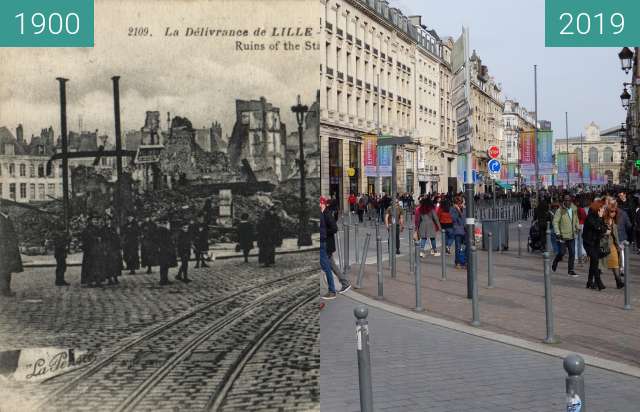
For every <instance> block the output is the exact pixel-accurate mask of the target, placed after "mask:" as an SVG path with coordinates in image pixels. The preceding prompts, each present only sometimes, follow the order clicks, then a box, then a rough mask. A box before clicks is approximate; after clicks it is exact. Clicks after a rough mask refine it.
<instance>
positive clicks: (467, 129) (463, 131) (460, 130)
mask: <svg viewBox="0 0 640 412" xmlns="http://www.w3.org/2000/svg"><path fill="white" fill-rule="evenodd" d="M456 133H457V134H458V141H460V140H462V138H463V137H464V136H466V135H468V134H469V133H471V126H469V121H468V120H465V121H464V122H461V123H459V124H458V126H457V128H456Z"/></svg>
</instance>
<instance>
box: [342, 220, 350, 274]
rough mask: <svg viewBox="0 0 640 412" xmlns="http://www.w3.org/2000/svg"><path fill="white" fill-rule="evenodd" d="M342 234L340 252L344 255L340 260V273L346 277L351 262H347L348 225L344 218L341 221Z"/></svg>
mask: <svg viewBox="0 0 640 412" xmlns="http://www.w3.org/2000/svg"><path fill="white" fill-rule="evenodd" d="M349 216H351V215H349ZM342 234H343V236H344V238H343V239H344V246H343V248H342V254H343V257H344V260H343V262H342V264H343V267H342V273H343V274H344V276H345V277H347V276H348V275H349V270H350V269H351V264H350V262H349V225H348V224H347V222H345V221H344V220H343V221H342Z"/></svg>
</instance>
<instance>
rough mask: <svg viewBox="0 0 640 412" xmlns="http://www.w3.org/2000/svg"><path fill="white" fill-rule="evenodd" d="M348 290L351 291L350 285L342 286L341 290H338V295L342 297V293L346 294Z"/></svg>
mask: <svg viewBox="0 0 640 412" xmlns="http://www.w3.org/2000/svg"><path fill="white" fill-rule="evenodd" d="M349 290H351V285H347V286H344V285H343V286H342V289H340V290H339V291H338V293H339V294H341V295H342V294H343V293H347V292H348V291H349Z"/></svg>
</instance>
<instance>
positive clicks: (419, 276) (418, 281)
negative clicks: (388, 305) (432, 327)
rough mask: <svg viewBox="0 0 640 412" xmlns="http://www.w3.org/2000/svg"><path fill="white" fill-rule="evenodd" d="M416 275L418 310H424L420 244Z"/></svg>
mask: <svg viewBox="0 0 640 412" xmlns="http://www.w3.org/2000/svg"><path fill="white" fill-rule="evenodd" d="M414 268H415V269H414V273H415V277H416V312H423V311H424V308H423V307H422V267H421V265H420V245H416V259H415V264H414Z"/></svg>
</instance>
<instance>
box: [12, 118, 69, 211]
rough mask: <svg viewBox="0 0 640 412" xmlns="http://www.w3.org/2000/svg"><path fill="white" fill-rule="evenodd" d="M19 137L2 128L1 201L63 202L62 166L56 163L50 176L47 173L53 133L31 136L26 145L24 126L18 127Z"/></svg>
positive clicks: (44, 130) (45, 131)
mask: <svg viewBox="0 0 640 412" xmlns="http://www.w3.org/2000/svg"><path fill="white" fill-rule="evenodd" d="M16 136H17V137H16ZM16 136H14V135H13V133H11V131H10V130H9V129H8V128H6V127H0V197H1V198H3V199H9V200H12V201H14V202H20V203H29V202H38V201H42V202H44V201H51V200H52V199H57V198H60V197H61V196H62V171H61V169H60V168H61V165H59V164H58V163H59V162H54V164H53V165H52V168H51V174H50V175H47V173H46V166H47V161H48V160H49V157H50V156H51V155H52V154H53V151H54V139H53V129H52V128H49V129H43V131H42V133H41V136H32V137H31V140H30V141H29V142H26V141H25V139H24V136H23V132H22V125H18V127H17V128H16Z"/></svg>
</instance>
